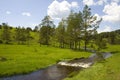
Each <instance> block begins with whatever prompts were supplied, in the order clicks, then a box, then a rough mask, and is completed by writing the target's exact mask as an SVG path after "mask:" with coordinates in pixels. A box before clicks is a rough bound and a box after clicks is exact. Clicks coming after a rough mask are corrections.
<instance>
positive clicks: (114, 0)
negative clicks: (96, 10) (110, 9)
mask: <svg viewBox="0 0 120 80" xmlns="http://www.w3.org/2000/svg"><path fill="white" fill-rule="evenodd" d="M112 2H116V3H119V2H120V0H112Z"/></svg>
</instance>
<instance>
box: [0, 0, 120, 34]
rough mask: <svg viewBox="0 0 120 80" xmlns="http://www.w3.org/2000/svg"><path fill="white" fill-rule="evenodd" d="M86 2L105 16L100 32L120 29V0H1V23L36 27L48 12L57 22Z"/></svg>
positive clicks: (99, 16) (94, 12)
mask: <svg viewBox="0 0 120 80" xmlns="http://www.w3.org/2000/svg"><path fill="white" fill-rule="evenodd" d="M85 4H87V5H88V6H89V7H90V8H91V9H92V13H93V14H95V15H96V16H98V19H99V18H103V21H102V23H101V25H100V28H99V29H98V31H99V32H104V31H111V30H116V29H120V0H0V24H1V23H3V22H5V23H8V24H9V25H11V26H14V27H17V26H24V27H31V28H34V26H35V25H38V24H40V22H41V20H42V19H43V18H44V16H46V15H48V14H49V15H50V16H51V17H52V19H53V20H54V22H55V24H57V23H58V21H60V19H61V18H65V17H67V16H68V14H69V13H70V10H71V9H72V10H74V11H79V10H80V11H81V10H82V8H83V7H84V5H85Z"/></svg>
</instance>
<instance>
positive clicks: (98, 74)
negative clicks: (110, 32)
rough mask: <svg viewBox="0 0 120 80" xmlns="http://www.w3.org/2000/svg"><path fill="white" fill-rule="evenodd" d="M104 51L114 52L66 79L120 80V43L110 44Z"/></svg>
mask: <svg viewBox="0 0 120 80" xmlns="http://www.w3.org/2000/svg"><path fill="white" fill-rule="evenodd" d="M102 51H105V52H113V56H112V57H110V58H108V59H107V60H106V61H105V62H103V63H96V64H94V65H93V66H92V67H90V68H88V69H84V70H83V71H80V72H79V74H78V75H76V76H74V77H72V78H66V79H65V80H120V64H119V63H120V45H108V48H107V49H104V50H102Z"/></svg>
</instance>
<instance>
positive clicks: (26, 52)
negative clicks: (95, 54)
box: [0, 45, 90, 76]
mask: <svg viewBox="0 0 120 80" xmlns="http://www.w3.org/2000/svg"><path fill="white" fill-rule="evenodd" d="M89 55H90V53H88V52H78V51H73V50H69V49H59V48H54V47H46V46H42V47H40V46H39V45H31V46H27V45H0V76H10V75H14V74H24V73H29V72H31V71H35V70H37V69H41V68H45V67H47V66H49V65H52V64H55V63H56V62H57V61H58V60H61V59H72V58H77V57H87V56H89Z"/></svg>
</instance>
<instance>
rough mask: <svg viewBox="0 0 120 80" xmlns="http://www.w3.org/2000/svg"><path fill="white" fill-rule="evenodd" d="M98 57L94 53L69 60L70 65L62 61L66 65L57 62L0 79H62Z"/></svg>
mask: <svg viewBox="0 0 120 80" xmlns="http://www.w3.org/2000/svg"><path fill="white" fill-rule="evenodd" d="M110 56H111V54H110V53H104V54H103V57H104V58H108V57H110ZM96 57H98V56H97V55H96V54H92V55H91V56H90V57H89V58H77V59H74V60H71V61H68V62H67V64H69V66H66V62H65V63H64V62H62V63H64V65H65V66H64V65H61V64H59V65H58V64H55V65H52V66H49V67H47V68H44V69H40V70H38V71H34V72H32V73H29V74H25V75H15V76H11V77H3V78H0V80H62V79H64V78H66V77H68V75H69V74H70V73H72V72H75V71H80V70H81V69H83V68H84V66H83V65H86V64H88V63H91V64H93V63H94V59H95V58H96ZM78 62H79V63H78ZM81 63H82V66H81ZM73 64H78V65H77V66H76V65H73ZM80 66H81V67H80ZM90 66H91V65H89V66H88V67H90Z"/></svg>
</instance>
